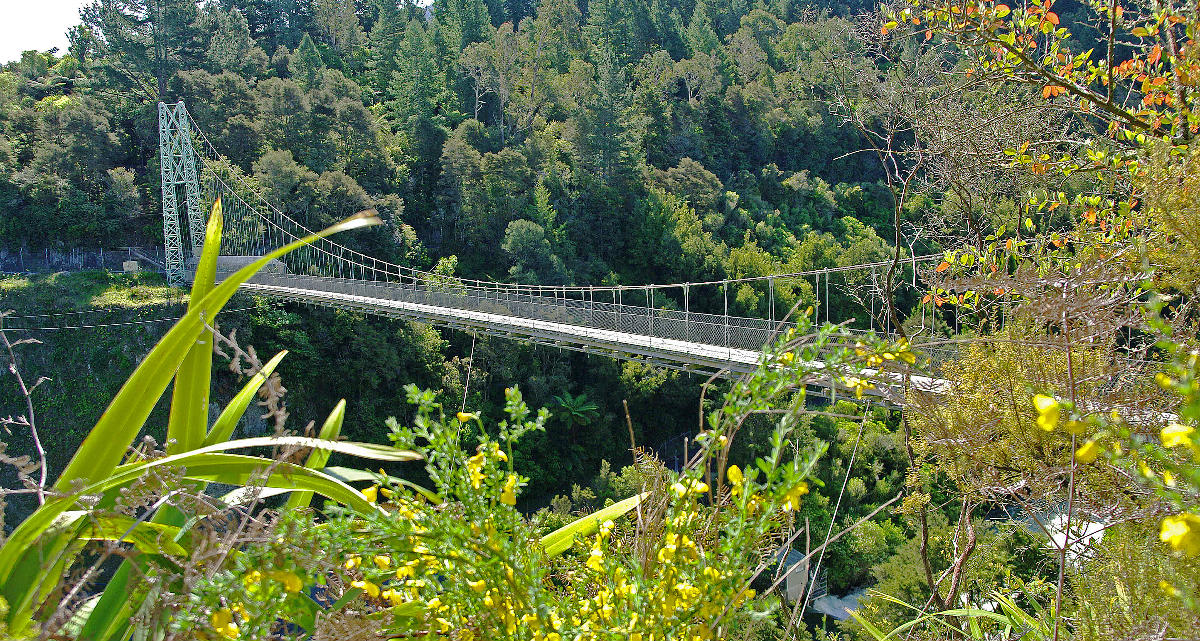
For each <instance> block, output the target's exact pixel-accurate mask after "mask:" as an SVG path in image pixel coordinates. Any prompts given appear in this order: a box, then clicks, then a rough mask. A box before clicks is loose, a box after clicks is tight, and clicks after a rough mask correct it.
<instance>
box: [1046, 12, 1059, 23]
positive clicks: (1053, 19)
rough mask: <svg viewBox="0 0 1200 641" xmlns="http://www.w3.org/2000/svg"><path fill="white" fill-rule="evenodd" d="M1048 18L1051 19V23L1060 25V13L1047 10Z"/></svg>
mask: <svg viewBox="0 0 1200 641" xmlns="http://www.w3.org/2000/svg"><path fill="white" fill-rule="evenodd" d="M1046 20H1049V21H1050V24H1052V25H1055V26H1057V25H1058V14H1057V13H1054V12H1053V11H1047V12H1046Z"/></svg>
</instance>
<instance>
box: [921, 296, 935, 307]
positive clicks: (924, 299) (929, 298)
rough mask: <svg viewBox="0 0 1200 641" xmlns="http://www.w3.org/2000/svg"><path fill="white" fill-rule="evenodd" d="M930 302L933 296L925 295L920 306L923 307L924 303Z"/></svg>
mask: <svg viewBox="0 0 1200 641" xmlns="http://www.w3.org/2000/svg"><path fill="white" fill-rule="evenodd" d="M931 300H933V294H925V298H922V299H921V304H922V305H924V304H925V303H928V302H929V301H931Z"/></svg>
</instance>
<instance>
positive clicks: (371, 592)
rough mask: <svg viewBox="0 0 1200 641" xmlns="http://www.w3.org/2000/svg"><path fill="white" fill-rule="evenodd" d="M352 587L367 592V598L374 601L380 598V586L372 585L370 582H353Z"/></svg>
mask: <svg viewBox="0 0 1200 641" xmlns="http://www.w3.org/2000/svg"><path fill="white" fill-rule="evenodd" d="M350 587H352V588H358V589H360V590H362V591H363V592H366V593H367V596H369V597H371V598H372V599H377V598H379V586H378V585H375V584H374V583H371V582H370V581H351V582H350Z"/></svg>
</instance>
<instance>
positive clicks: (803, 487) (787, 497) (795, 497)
mask: <svg viewBox="0 0 1200 641" xmlns="http://www.w3.org/2000/svg"><path fill="white" fill-rule="evenodd" d="M805 494H808V483H806V482H804V481H800V483H799V484H797V485H796V487H793V488H792V489H790V490H788V491H787V493H786V494H784V495H783V511H784V512H791V511H792V510H797V509H800V497H802V496H804V495H805Z"/></svg>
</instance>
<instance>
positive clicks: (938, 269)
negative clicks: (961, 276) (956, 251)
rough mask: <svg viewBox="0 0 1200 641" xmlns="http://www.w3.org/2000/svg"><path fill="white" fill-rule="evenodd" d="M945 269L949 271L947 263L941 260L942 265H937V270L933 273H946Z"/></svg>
mask: <svg viewBox="0 0 1200 641" xmlns="http://www.w3.org/2000/svg"><path fill="white" fill-rule="evenodd" d="M947 269H950V263H947V262H946V261H944V260H943V261H942V264H941V265H938V266H937V269H935V270H933V271H935V272H938V273H939V274H940V273H941V272H944V271H946V270H947Z"/></svg>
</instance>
